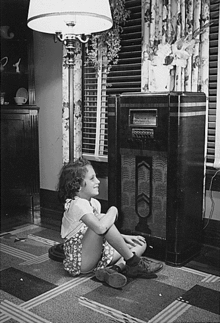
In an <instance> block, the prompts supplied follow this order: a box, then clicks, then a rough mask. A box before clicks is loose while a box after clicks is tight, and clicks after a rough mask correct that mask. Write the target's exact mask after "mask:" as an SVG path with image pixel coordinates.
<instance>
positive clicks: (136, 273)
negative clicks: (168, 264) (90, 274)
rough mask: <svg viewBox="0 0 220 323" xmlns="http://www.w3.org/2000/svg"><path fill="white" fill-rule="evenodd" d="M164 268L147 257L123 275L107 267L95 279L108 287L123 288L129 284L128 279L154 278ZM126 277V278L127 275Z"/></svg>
mask: <svg viewBox="0 0 220 323" xmlns="http://www.w3.org/2000/svg"><path fill="white" fill-rule="evenodd" d="M162 268H163V264H162V263H161V262H156V261H152V260H149V259H148V258H146V257H141V258H140V261H139V263H138V264H137V265H136V266H127V265H126V267H125V270H124V271H123V273H119V272H118V271H116V270H114V269H112V268H110V267H106V268H104V269H99V270H97V271H96V272H95V277H96V279H98V280H99V281H101V282H105V283H106V284H107V285H109V286H111V287H113V288H122V287H124V286H125V285H126V284H127V278H126V276H127V277H131V278H135V277H143V278H154V277H155V273H158V272H159V271H160V270H161V269H162ZM124 274H125V275H126V276H125V275H124Z"/></svg>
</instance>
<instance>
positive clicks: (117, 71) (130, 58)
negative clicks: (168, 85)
mask: <svg viewBox="0 0 220 323" xmlns="http://www.w3.org/2000/svg"><path fill="white" fill-rule="evenodd" d="M125 7H126V9H127V10H129V11H130V16H129V19H128V20H127V22H126V24H125V26H123V33H122V35H121V50H120V52H119V60H118V64H117V65H114V66H112V68H111V70H110V73H109V74H108V76H107V94H108V95H109V94H120V93H122V92H138V91H140V90H141V0H127V1H126V2H125Z"/></svg>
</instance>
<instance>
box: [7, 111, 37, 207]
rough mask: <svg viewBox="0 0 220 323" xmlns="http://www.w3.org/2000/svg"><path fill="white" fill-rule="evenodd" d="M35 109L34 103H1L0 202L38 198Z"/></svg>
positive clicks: (21, 202) (23, 203)
mask: <svg viewBox="0 0 220 323" xmlns="http://www.w3.org/2000/svg"><path fill="white" fill-rule="evenodd" d="M38 113H39V108H37V107H34V106H25V107H24V106H22V107H11V106H8V107H4V106H2V107H1V204H2V207H3V208H4V207H14V206H27V207H34V206H35V205H36V203H38V202H37V201H39V186H40V185H39V144H38Z"/></svg>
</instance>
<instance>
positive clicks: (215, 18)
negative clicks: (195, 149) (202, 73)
mask: <svg viewBox="0 0 220 323" xmlns="http://www.w3.org/2000/svg"><path fill="white" fill-rule="evenodd" d="M210 20H211V22H212V25H211V26H210V36H209V37H210V38H209V108H208V140H207V159H206V162H207V166H212V165H213V163H214V158H215V130H216V102H217V67H218V32H219V30H218V26H219V0H211V1H210Z"/></svg>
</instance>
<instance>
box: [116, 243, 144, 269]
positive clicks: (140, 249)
mask: <svg viewBox="0 0 220 323" xmlns="http://www.w3.org/2000/svg"><path fill="white" fill-rule="evenodd" d="M127 246H128V248H129V249H130V250H131V251H132V253H134V252H135V254H136V255H137V256H138V257H141V256H142V255H143V253H144V252H145V250H146V248H147V244H146V243H143V244H142V245H140V244H136V246H130V245H128V244H127ZM114 264H115V265H117V266H118V267H119V268H120V269H121V270H123V269H124V268H125V261H124V259H123V258H122V256H121V255H120V253H118V251H116V250H115V251H114V256H113V259H112V262H111V265H114Z"/></svg>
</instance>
